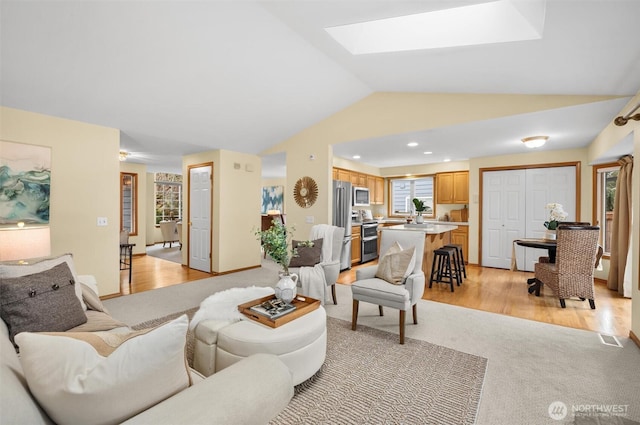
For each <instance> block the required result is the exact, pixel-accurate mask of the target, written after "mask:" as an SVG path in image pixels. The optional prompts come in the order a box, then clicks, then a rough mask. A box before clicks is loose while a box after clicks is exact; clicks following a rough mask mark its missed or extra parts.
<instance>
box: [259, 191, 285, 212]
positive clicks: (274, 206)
mask: <svg viewBox="0 0 640 425" xmlns="http://www.w3.org/2000/svg"><path fill="white" fill-rule="evenodd" d="M269 210H279V211H280V212H284V186H263V187H262V210H261V211H260V212H261V214H266V213H267V211H269Z"/></svg>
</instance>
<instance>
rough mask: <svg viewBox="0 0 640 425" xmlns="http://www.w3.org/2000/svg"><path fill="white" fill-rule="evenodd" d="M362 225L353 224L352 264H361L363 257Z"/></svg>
mask: <svg viewBox="0 0 640 425" xmlns="http://www.w3.org/2000/svg"><path fill="white" fill-rule="evenodd" d="M360 229H361V226H360V225H357V226H351V265H353V264H360V260H361V259H362V235H361V233H360Z"/></svg>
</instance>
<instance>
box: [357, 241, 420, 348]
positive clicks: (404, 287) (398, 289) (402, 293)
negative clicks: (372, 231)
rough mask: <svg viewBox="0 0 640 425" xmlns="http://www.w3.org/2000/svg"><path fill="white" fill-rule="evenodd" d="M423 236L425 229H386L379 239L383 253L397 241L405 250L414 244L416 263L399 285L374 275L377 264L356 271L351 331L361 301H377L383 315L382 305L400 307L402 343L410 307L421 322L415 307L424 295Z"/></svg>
mask: <svg viewBox="0 0 640 425" xmlns="http://www.w3.org/2000/svg"><path fill="white" fill-rule="evenodd" d="M424 239H425V235H424V233H422V232H417V231H407V230H392V229H388V230H387V229H383V231H382V236H381V239H380V253H381V255H384V254H385V253H386V252H387V251H388V250H389V248H391V246H392V245H393V244H394V243H395V242H398V244H400V246H401V247H402V249H403V250H404V249H408V248H410V247H412V246H415V253H414V257H415V264H414V267H413V269H412V271H411V272H410V274H409V276H408V277H407V278H406V279H405V280H404V283H403V284H400V285H395V284H391V283H389V282H387V281H385V280H383V279H380V278H377V277H375V276H376V272H377V271H378V265H374V266H370V267H365V268H360V269H358V270H356V281H355V282H353V284H352V285H351V293H352V294H353V312H352V319H351V329H352V330H354V331H355V330H356V325H357V322H358V307H359V304H360V301H363V302H367V303H372V304H377V305H378V311H379V314H380V316H382V315H383V311H382V307H383V306H387V307H391V308H397V309H398V310H400V321H399V322H400V344H404V329H405V313H406V311H407V310H409V308H412V310H413V323H414V324H418V316H417V311H416V310H417V308H416V306H417V303H418V300H420V299H421V298H422V295H423V294H424V284H425V278H424V273H423V271H422V258H423V255H424ZM381 260H382V259H381ZM409 267H410V265H409Z"/></svg>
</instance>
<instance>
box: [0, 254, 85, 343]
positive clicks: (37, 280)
mask: <svg viewBox="0 0 640 425" xmlns="http://www.w3.org/2000/svg"><path fill="white" fill-rule="evenodd" d="M75 285H76V282H75V280H74V279H73V274H72V273H71V270H70V269H69V266H68V265H67V263H65V262H63V263H60V264H58V265H57V266H54V267H52V268H50V269H48V270H44V271H42V272H39V273H34V274H30V275H26V276H20V277H13V278H3V279H0V316H1V317H2V320H4V321H5V322H6V324H7V327H8V328H9V337H10V339H11V341H12V342H13V337H14V336H15V335H17V334H18V333H20V332H63V331H66V330H68V329H71V328H73V327H76V326H79V325H81V324H83V323H85V322H86V321H87V315H86V314H85V313H84V309H83V308H82V305H81V304H80V300H78V297H76V293H75Z"/></svg>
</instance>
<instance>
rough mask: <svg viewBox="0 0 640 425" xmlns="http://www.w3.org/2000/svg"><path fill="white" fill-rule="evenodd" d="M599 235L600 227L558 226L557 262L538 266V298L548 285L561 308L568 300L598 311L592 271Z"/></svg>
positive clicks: (536, 269) (536, 273) (536, 266)
mask: <svg viewBox="0 0 640 425" xmlns="http://www.w3.org/2000/svg"><path fill="white" fill-rule="evenodd" d="M599 232H600V228H599V227H598V226H566V225H562V226H559V227H558V245H557V256H556V262H555V263H542V262H540V263H536V264H535V279H536V281H537V283H538V287H537V289H536V295H540V288H541V287H542V285H547V286H548V287H549V288H551V290H552V291H553V293H554V294H555V295H556V296H557V297H558V298H559V299H560V306H561V307H562V308H565V307H566V305H565V300H566V299H567V298H571V297H578V298H580V299H581V300H583V301H584V300H589V305H590V306H591V308H592V309H595V308H596V304H595V297H594V288H593V271H594V265H595V264H596V258H597V254H598V235H599Z"/></svg>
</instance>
